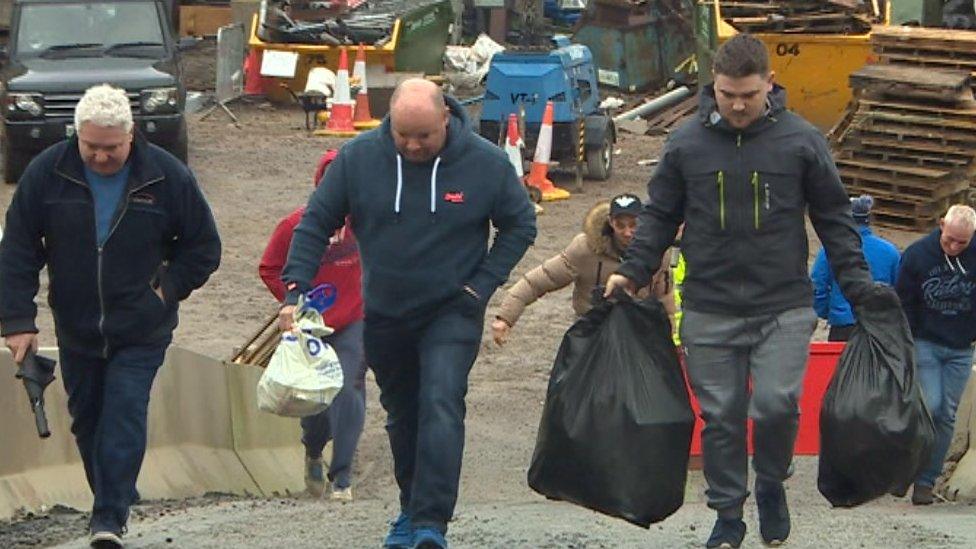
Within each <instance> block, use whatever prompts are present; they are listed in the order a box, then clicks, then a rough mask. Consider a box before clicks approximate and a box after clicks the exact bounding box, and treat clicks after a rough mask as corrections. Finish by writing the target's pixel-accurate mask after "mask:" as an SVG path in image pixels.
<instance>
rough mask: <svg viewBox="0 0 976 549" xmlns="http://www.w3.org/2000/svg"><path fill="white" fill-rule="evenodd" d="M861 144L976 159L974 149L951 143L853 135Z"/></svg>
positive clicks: (969, 159) (961, 158) (970, 159)
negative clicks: (955, 145)
mask: <svg viewBox="0 0 976 549" xmlns="http://www.w3.org/2000/svg"><path fill="white" fill-rule="evenodd" d="M854 139H856V140H857V141H859V142H860V143H861V144H862V145H865V146H868V147H878V148H886V149H902V150H906V151H913V152H922V153H926V152H929V153H942V154H944V155H946V156H950V155H951V156H953V157H960V158H959V159H960V160H963V159H965V160H968V161H973V160H974V159H976V150H974V149H971V148H966V147H954V146H952V145H942V144H934V143H932V142H930V141H922V140H916V139H890V138H876V137H869V136H864V137H855V138H854Z"/></svg>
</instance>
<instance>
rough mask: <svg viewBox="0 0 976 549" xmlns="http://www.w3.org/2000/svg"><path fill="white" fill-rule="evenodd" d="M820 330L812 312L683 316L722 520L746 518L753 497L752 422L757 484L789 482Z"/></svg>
mask: <svg viewBox="0 0 976 549" xmlns="http://www.w3.org/2000/svg"><path fill="white" fill-rule="evenodd" d="M816 322H817V317H816V314H814V312H813V309H811V308H808V307H802V308H797V309H789V310H787V311H783V312H781V313H774V314H768V315H761V316H752V317H737V316H726V315H717V314H710V313H699V312H695V311H690V310H685V311H684V316H683V318H682V321H681V343H682V345H683V346H684V353H685V363H686V365H687V368H688V377H689V379H690V380H691V386H692V389H693V390H694V391H695V396H696V397H697V398H698V402H699V404H700V405H701V410H702V412H701V415H702V419H703V420H704V422H705V429H704V430H703V432H702V458H703V460H704V472H705V480H706V482H707V483H708V489H707V491H706V496H707V497H708V506H709V507H711V508H712V509H715V510H717V511H718V512H719V515H721V516H723V517H725V518H737V517H741V516H742V504H743V502H744V501H745V499H746V497H748V495H749V491H748V489H747V484H748V482H747V481H748V475H749V471H748V454H747V446H746V432H747V430H746V419H747V417H749V418H752V420H753V450H754V456H753V469H755V471H756V478H757V479H758V480H759V481H762V482H782V481H783V480H785V479H786V477H787V476H789V475H788V472H787V471H788V470H789V466H790V463H791V461H792V459H793V444H794V442H795V441H796V434H797V428H798V426H799V421H800V407H799V402H800V391H801V389H802V387H803V376H804V373H805V372H806V366H807V355H808V353H809V344H810V336H811V335H812V334H813V330H814V327H815V326H816ZM750 381H751V390H750ZM747 414H748V416H747Z"/></svg>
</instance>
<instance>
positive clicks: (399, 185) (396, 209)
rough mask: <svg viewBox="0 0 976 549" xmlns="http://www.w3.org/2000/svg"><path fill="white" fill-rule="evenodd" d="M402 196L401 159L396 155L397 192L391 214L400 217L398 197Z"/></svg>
mask: <svg viewBox="0 0 976 549" xmlns="http://www.w3.org/2000/svg"><path fill="white" fill-rule="evenodd" d="M401 194H403V158H402V157H401V156H400V155H399V154H397V191H396V202H395V203H394V204H393V213H395V214H397V215H400V195H401Z"/></svg>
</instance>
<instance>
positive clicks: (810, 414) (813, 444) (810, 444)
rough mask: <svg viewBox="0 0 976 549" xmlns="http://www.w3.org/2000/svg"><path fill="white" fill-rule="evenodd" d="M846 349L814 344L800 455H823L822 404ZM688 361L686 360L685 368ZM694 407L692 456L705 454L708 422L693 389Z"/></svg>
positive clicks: (806, 385) (798, 444)
mask: <svg viewBox="0 0 976 549" xmlns="http://www.w3.org/2000/svg"><path fill="white" fill-rule="evenodd" d="M843 350H844V344H843V343H838V342H826V341H815V342H812V343H810V356H809V359H808V360H807V373H806V376H805V377H804V379H803V394H802V395H801V396H800V431H799V434H798V435H797V437H796V446H795V452H796V454H797V455H803V456H815V455H817V454H818V453H819V452H820V402H821V401H822V400H823V395H824V392H825V391H826V390H827V385H829V384H830V378H831V377H832V376H833V375H834V369H835V368H836V366H837V359H839V358H840V354H841V352H843ZM683 363H684V360H683V359H682V365H683ZM689 393H690V395H691V407H692V408H694V410H695V430H694V433H693V434H692V439H691V455H693V456H700V455H701V430H702V427H704V423H703V422H702V419H701V417H700V414H701V409H700V408H699V407H698V399H696V398H695V394H694V392H693V391H691V390H690V386H689ZM748 443H749V453H750V454H751V453H752V420H749V439H748Z"/></svg>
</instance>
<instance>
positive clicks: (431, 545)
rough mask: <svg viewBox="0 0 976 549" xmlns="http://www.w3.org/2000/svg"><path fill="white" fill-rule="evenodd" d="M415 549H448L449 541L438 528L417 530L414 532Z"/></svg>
mask: <svg viewBox="0 0 976 549" xmlns="http://www.w3.org/2000/svg"><path fill="white" fill-rule="evenodd" d="M413 549H447V540H446V539H444V534H442V533H441V531H440V530H437V529H436V528H430V527H424V528H417V529H416V530H414V532H413Z"/></svg>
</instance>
